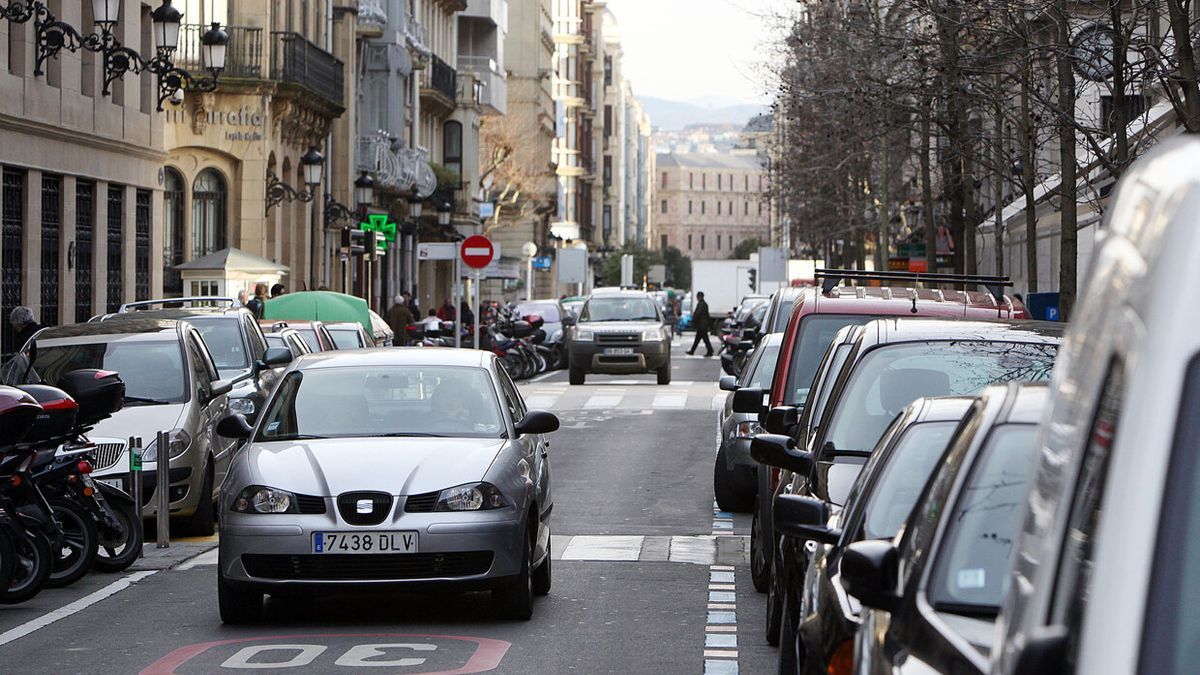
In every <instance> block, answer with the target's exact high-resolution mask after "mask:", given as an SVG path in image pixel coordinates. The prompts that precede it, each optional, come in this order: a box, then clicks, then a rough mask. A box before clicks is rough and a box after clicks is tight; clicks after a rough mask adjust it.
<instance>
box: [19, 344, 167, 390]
mask: <svg viewBox="0 0 1200 675" xmlns="http://www.w3.org/2000/svg"><path fill="white" fill-rule="evenodd" d="M181 350H182V347H181V346H180V344H179V342H178V341H175V340H162V341H140V340H139V341H137V342H95V343H90V344H73V345H42V344H38V345H37V357H36V358H35V359H34V361H33V371H34V373H35V374H36V379H37V380H40V381H41V382H43V383H45V384H48V385H50V386H52V387H54V386H58V382H59V380H60V379H61V378H62V376H63V375H64V374H65V373H69V372H71V371H72V370H79V369H81V368H100V369H102V370H115V371H116V372H117V374H118V375H120V376H121V380H122V381H123V382H124V383H125V396H126V398H127V399H130V400H129V401H128V402H127V404H128V403H145V404H155V403H183V402H184V401H186V400H187V399H188V396H187V374H186V370H185V368H184V364H183V352H182V351H181ZM31 375H33V373H31ZM139 399H140V400H139Z"/></svg>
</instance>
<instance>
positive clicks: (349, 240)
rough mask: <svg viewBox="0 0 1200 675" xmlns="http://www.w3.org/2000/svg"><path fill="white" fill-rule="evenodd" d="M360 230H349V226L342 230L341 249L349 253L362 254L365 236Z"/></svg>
mask: <svg viewBox="0 0 1200 675" xmlns="http://www.w3.org/2000/svg"><path fill="white" fill-rule="evenodd" d="M364 235H365V233H364V232H363V231H362V230H351V229H349V228H347V229H344V230H342V250H344V251H346V252H347V253H348V254H349V255H362V254H363V251H365V250H366V248H365V245H364V244H365V241H366V237H365V236H364Z"/></svg>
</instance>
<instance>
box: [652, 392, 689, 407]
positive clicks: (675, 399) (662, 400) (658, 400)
mask: <svg viewBox="0 0 1200 675" xmlns="http://www.w3.org/2000/svg"><path fill="white" fill-rule="evenodd" d="M687 399H688V397H687V394H657V395H655V397H654V403H653V404H652V405H653V407H654V408H655V409H656V410H664V409H666V410H682V409H683V408H686V407H687Z"/></svg>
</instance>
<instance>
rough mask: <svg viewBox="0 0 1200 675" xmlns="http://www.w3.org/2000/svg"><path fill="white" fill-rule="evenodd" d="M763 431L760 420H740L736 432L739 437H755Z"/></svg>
mask: <svg viewBox="0 0 1200 675" xmlns="http://www.w3.org/2000/svg"><path fill="white" fill-rule="evenodd" d="M762 432H763V428H762V425H761V424H759V423H758V422H738V425H737V431H736V432H735V433H736V434H737V437H738V438H754V437H755V436H757V435H759V434H761V433H762Z"/></svg>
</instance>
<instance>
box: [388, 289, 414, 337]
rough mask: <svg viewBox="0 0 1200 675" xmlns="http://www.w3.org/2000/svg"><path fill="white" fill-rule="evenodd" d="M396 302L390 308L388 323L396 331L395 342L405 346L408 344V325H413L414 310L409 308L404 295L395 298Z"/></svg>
mask: <svg viewBox="0 0 1200 675" xmlns="http://www.w3.org/2000/svg"><path fill="white" fill-rule="evenodd" d="M393 302H394V304H393V305H392V306H391V307H389V308H388V311H387V319H386V320H387V324H388V328H391V329H392V332H393V333H395V337H394V338H393V341H394V342H395V344H398V345H400V346H404V345H407V344H408V327H409V326H410V325H412V322H413V315H412V310H410V309H409V308H408V304H407V303H406V302H404V296H403V295H397V296H396V297H395V298H394V299H393Z"/></svg>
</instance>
